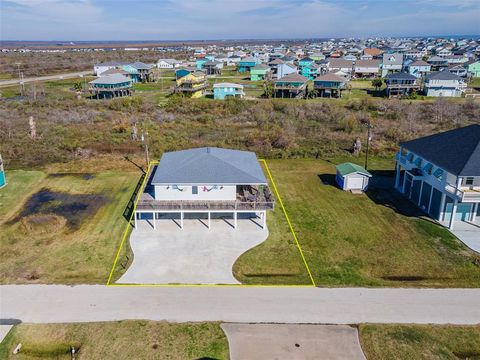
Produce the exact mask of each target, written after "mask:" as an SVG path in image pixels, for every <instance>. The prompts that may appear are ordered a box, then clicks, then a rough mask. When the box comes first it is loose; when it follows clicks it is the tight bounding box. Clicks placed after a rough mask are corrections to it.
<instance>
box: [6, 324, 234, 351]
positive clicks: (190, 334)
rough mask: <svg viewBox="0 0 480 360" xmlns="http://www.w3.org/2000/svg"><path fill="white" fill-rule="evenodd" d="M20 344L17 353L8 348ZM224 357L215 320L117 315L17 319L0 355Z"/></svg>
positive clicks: (224, 343)
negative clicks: (74, 320)
mask: <svg viewBox="0 0 480 360" xmlns="http://www.w3.org/2000/svg"><path fill="white" fill-rule="evenodd" d="M18 343H21V344H22V349H21V351H20V353H19V354H17V355H13V354H12V352H13V349H15V347H16V346H17V344H18ZM72 346H74V347H75V348H76V349H79V352H78V353H77V356H76V359H79V360H82V359H89V360H95V359H98V360H103V359H169V360H183V359H228V357H229V355H228V342H227V338H226V336H225V334H224V333H223V330H222V329H221V328H220V325H219V324H218V323H185V324H169V323H166V322H154V321H117V322H103V323H102V322H99V323H78V324H20V325H17V326H15V327H14V328H13V329H12V330H11V331H10V333H9V334H8V335H7V337H6V338H5V340H4V341H3V342H2V343H1V344H0V358H1V359H5V360H7V359H15V360H34V359H57V360H63V359H65V360H67V359H68V360H70V359H71V358H72V357H71V355H70V353H69V352H70V351H71V350H70V349H71V347H72Z"/></svg>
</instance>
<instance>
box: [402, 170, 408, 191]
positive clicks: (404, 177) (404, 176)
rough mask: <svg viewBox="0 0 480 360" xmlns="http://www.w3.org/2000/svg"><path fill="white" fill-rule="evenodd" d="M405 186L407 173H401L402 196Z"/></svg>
mask: <svg viewBox="0 0 480 360" xmlns="http://www.w3.org/2000/svg"><path fill="white" fill-rule="evenodd" d="M406 185H407V172H406V171H404V172H403V184H402V194H404V195H405V186H406Z"/></svg>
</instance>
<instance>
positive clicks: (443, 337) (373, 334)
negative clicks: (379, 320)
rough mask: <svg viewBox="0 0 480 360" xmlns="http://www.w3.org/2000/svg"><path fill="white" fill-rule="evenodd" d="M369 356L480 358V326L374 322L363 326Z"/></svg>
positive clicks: (362, 336)
mask: <svg viewBox="0 0 480 360" xmlns="http://www.w3.org/2000/svg"><path fill="white" fill-rule="evenodd" d="M359 336H360V342H361V345H362V350H363V352H364V353H365V356H366V357H367V359H372V360H373V359H375V360H383V359H385V360H410V359H425V360H427V359H431V360H433V359H445V360H447V359H451V360H459V359H464V360H467V359H468V360H475V359H477V360H478V359H480V326H451V325H450V326H438V325H371V324H365V325H360V327H359Z"/></svg>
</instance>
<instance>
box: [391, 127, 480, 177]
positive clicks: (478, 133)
mask: <svg viewBox="0 0 480 360" xmlns="http://www.w3.org/2000/svg"><path fill="white" fill-rule="evenodd" d="M400 145H402V146H403V147H405V148H406V149H408V150H410V151H412V152H414V153H415V154H417V155H419V156H421V157H423V158H424V159H425V160H427V161H430V162H432V163H433V164H435V165H437V166H439V167H441V168H443V169H445V170H447V171H448V172H450V173H452V174H453V175H457V176H480V125H478V124H475V125H470V126H465V127H463V128H458V129H454V130H450V131H445V132H442V133H438V134H434V135H430V136H425V137H422V138H419V139H415V140H411V141H406V142H403V143H400Z"/></svg>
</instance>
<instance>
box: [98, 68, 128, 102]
mask: <svg viewBox="0 0 480 360" xmlns="http://www.w3.org/2000/svg"><path fill="white" fill-rule="evenodd" d="M89 85H90V87H89V91H90V93H91V94H92V95H93V96H94V97H96V98H97V99H100V98H102V99H111V98H115V97H120V96H128V95H131V92H132V79H130V78H128V77H126V76H124V75H122V74H112V75H106V76H101V77H99V78H97V79H95V80H93V81H90V82H89Z"/></svg>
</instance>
